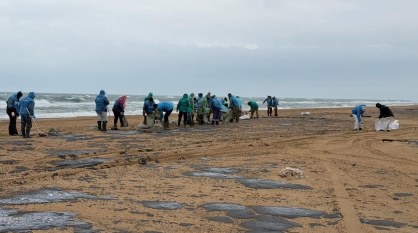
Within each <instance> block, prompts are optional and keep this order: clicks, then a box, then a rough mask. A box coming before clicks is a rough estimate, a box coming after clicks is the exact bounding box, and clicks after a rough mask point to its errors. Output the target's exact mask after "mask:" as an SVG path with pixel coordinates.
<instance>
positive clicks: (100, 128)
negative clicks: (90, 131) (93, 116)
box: [97, 121, 102, 131]
mask: <svg viewBox="0 0 418 233" xmlns="http://www.w3.org/2000/svg"><path fill="white" fill-rule="evenodd" d="M97 129H98V130H100V131H102V122H101V121H98V122H97Z"/></svg>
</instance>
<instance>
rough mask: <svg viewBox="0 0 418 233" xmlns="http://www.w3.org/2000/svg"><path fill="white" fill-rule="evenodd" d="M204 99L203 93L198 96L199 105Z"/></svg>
mask: <svg viewBox="0 0 418 233" xmlns="http://www.w3.org/2000/svg"><path fill="white" fill-rule="evenodd" d="M202 98H203V93H199V94H197V103H200V101H201V100H202Z"/></svg>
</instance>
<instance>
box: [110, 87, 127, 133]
mask: <svg viewBox="0 0 418 233" xmlns="http://www.w3.org/2000/svg"><path fill="white" fill-rule="evenodd" d="M126 98H128V96H127V95H124V96H121V97H119V98H118V99H117V100H116V101H115V104H113V108H112V112H113V115H114V116H115V119H114V120H113V128H114V129H116V130H117V128H118V127H117V124H118V119H119V120H120V127H123V120H122V116H123V114H124V113H125V107H126Z"/></svg>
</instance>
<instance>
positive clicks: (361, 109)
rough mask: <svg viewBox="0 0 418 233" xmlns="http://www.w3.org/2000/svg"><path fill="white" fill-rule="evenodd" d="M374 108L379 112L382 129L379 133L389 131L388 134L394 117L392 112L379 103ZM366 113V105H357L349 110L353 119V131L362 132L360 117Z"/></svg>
mask: <svg viewBox="0 0 418 233" xmlns="http://www.w3.org/2000/svg"><path fill="white" fill-rule="evenodd" d="M376 108H378V109H379V110H380V115H379V120H382V121H383V122H382V124H383V128H382V129H381V131H384V130H386V131H389V132H390V124H391V123H392V121H393V118H394V115H393V113H392V110H390V108H389V107H388V106H386V105H382V104H380V103H377V104H376ZM365 112H366V105H364V104H362V105H358V106H356V107H355V108H353V110H351V114H352V116H353V118H354V130H363V120H362V118H361V117H362V116H363V113H365Z"/></svg>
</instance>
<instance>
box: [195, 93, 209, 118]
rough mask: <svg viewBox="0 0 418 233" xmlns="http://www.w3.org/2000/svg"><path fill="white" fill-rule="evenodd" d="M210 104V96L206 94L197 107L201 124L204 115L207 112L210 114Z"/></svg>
mask: <svg viewBox="0 0 418 233" xmlns="http://www.w3.org/2000/svg"><path fill="white" fill-rule="evenodd" d="M207 104H208V97H207V96H204V97H203V98H202V99H201V100H200V102H199V107H198V108H197V115H198V117H199V125H203V117H206V114H208V112H209V110H208V108H207V107H206V105H207Z"/></svg>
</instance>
